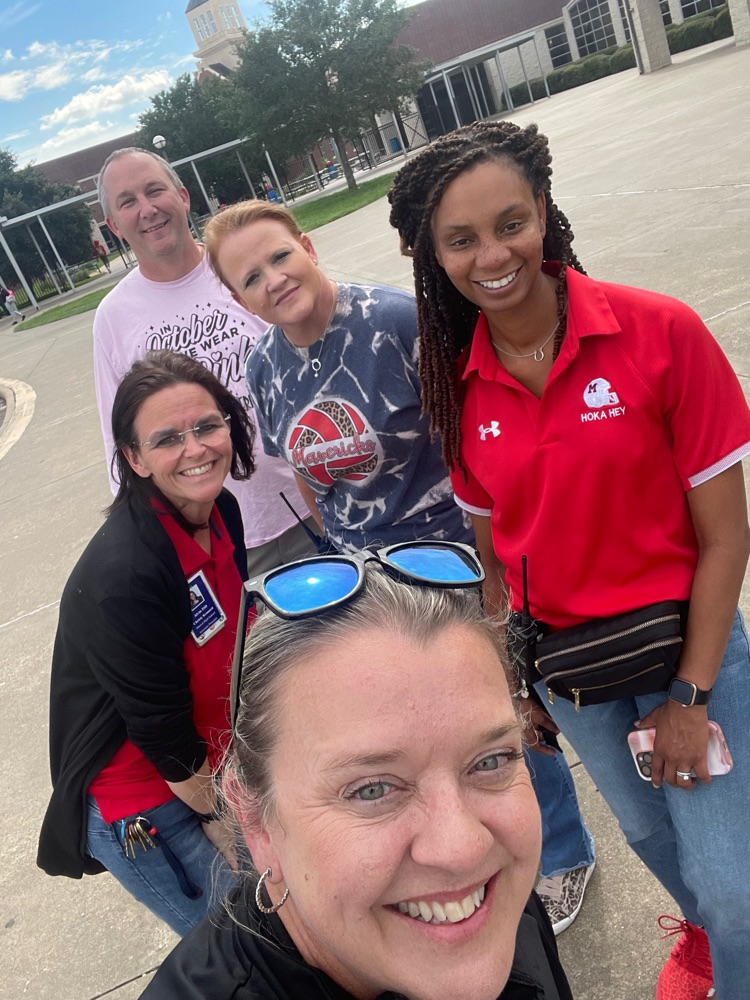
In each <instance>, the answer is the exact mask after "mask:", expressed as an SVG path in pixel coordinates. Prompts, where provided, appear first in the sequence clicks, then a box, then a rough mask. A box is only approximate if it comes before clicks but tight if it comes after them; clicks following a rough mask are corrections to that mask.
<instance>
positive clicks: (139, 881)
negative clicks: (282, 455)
mask: <svg viewBox="0 0 750 1000" xmlns="http://www.w3.org/2000/svg"><path fill="white" fill-rule="evenodd" d="M112 428H113V434H114V439H115V442H116V452H115V460H114V461H115V463H116V468H117V472H118V473H119V479H120V489H119V492H118V494H117V496H116V498H115V500H114V503H113V504H112V506H111V508H110V509H109V512H108V517H107V520H106V522H105V523H104V525H103V526H102V527H101V528H100V530H99V531H98V532H97V533H96V535H95V536H94V537H93V539H92V540H91V542H90V543H89V545H88V547H87V548H86V550H85V551H84V553H83V555H82V556H81V558H80V559H79V561H78V563H77V565H76V567H75V569H74V570H73V572H72V574H71V576H70V579H69V580H68V583H67V585H66V587H65V590H64V592H63V596H62V600H61V602H60V621H59V625H58V630H57V637H56V640H55V649H54V655H53V660H52V682H51V697H50V758H51V769H52V784H53V787H54V790H53V793H52V798H51V801H50V804H49V807H48V809H47V814H46V817H45V820H44V824H43V827H42V831H41V836H40V841H39V854H38V859H37V862H38V864H39V866H40V867H41V868H43V869H44V870H45V871H46V872H48V873H49V874H50V875H67V876H69V877H71V878H80V877H81V876H82V875H83V874H94V873H97V872H100V871H103V870H104V869H107V870H108V871H110V872H111V873H112V874H113V875H114V877H115V878H116V879H117V880H118V881H119V882H121V883H122V885H123V886H124V887H125V888H126V889H127V890H128V892H130V893H131V894H132V895H133V896H135V898H136V899H138V900H139V901H140V902H142V903H144V904H145V905H146V906H147V907H148V908H149V909H150V910H152V911H153V912H154V913H155V914H156V915H157V916H159V917H161V918H162V919H163V920H164V921H166V922H167V923H168V924H169V925H170V927H172V929H173V930H175V931H176V932H177V933H178V934H184V933H186V932H187V930H189V929H190V927H192V926H194V925H195V924H196V923H198V922H199V921H200V920H201V919H202V918H203V916H204V915H205V914H206V912H207V910H208V909H209V908H210V905H211V903H212V899H213V900H214V901H217V900H218V897H221V896H223V895H224V894H225V892H226V890H227V889H228V888H229V887H230V885H231V883H232V882H233V880H234V874H233V872H232V871H231V866H234V867H236V864H235V861H234V855H233V845H232V838H231V831H230V828H229V826H228V825H227V824H225V822H224V821H223V819H222V816H221V815H219V814H218V813H217V812H216V811H215V807H216V799H215V793H214V787H213V783H212V774H213V773H214V771H215V770H216V768H217V766H218V764H219V763H220V761H221V758H222V755H223V752H224V750H225V749H226V746H225V737H226V734H227V732H228V729H229V722H228V716H227V706H228V702H229V685H230V671H231V662H232V655H233V651H234V640H235V635H236V630H237V620H238V614H239V602H240V593H241V587H242V580H243V579H245V578H246V576H247V571H246V562H245V558H246V557H245V545H244V536H243V530H242V521H241V517H240V513H239V508H238V506H237V502H236V501H235V499H234V497H233V496H232V495H231V494H230V493H229V492H228V491H227V490H225V489H224V488H223V484H224V480H225V478H226V477H227V475H231V476H232V477H233V478H235V479H247V478H248V477H249V476H250V474H251V473H252V471H253V468H254V466H253V458H252V442H253V431H252V428H251V425H250V423H249V421H248V418H247V415H246V413H245V410H244V409H243V407H242V406H241V404H240V403H239V402H238V401H237V400H236V399H235V397H234V396H233V395H232V394H231V393H230V392H228V391H227V390H226V388H225V387H224V386H223V385H222V384H221V383H220V382H219V381H218V380H217V379H216V378H215V377H214V376H213V375H212V374H211V373H210V372H209V371H208V370H207V369H206V368H204V367H203V366H202V365H200V364H198V362H196V361H193V360H192V359H191V358H188V357H186V356H185V355H182V354H173V353H172V352H170V351H158V352H153V353H151V354H149V355H148V356H147V357H146V359H145V360H144V361H139V362H137V363H136V364H135V365H133V367H132V368H131V370H130V371H129V372H128V374H127V375H126V376H125V378H124V379H123V381H122V383H121V384H120V386H119V388H118V390H117V394H116V396H115V401H114V405H113V410H112ZM220 853H221V854H223V855H224V856H225V858H226V859H227V860H228V862H229V864H228V865H226V864H225V865H223V866H217V873H218V874H217V878H216V885H215V887H214V889H215V891H214V893H213V895H212V876H211V869H212V867H213V864H214V861H215V860H216V859H217V858H218V856H219V854H220Z"/></svg>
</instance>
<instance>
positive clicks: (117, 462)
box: [106, 351, 255, 533]
mask: <svg viewBox="0 0 750 1000" xmlns="http://www.w3.org/2000/svg"><path fill="white" fill-rule="evenodd" d="M181 384H188V385H199V386H201V387H202V388H203V389H205V390H206V392H207V393H208V394H209V395H210V396H212V397H213V399H214V400H215V402H216V405H217V407H218V408H219V410H220V411H221V413H222V414H224V415H225V416H229V417H230V421H229V433H230V437H231V440H232V464H231V466H230V470H229V472H230V475H231V476H232V479H249V478H250V476H251V475H252V474H253V472H254V471H255V462H254V461H253V444H254V442H255V427H254V425H253V424H252V422H251V421H250V418H249V417H248V415H247V412H246V411H245V408H244V406H243V405H242V403H241V402H240V401H239V399H237V397H236V396H234V395H232V393H231V392H230V391H229V389H227V388H226V386H224V385H222V384H221V382H220V381H219V380H218V379H217V378H216V376H215V375H213V374H212V373H211V372H210V371H209V370H208V368H205V367H204V366H203V365H202V364H200V362H198V361H195V360H194V359H193V358H190V357H188V356H187V355H186V354H177V353H176V352H175V351H149V352H148V354H147V355H146V357H145V358H144V359H143V360H142V361H136V362H135V364H134V365H133V367H132V368H131V369H130V371H129V372H128V373H127V374H126V375H125V377H124V378H123V380H122V382H120V384H119V386H118V387H117V392H116V393H115V401H114V403H113V404H112V437H113V438H114V442H115V453H114V455H113V456H112V473H113V475H114V476H115V478H116V479H117V481H118V482H119V484H120V486H119V489H118V491H117V496H116V497H115V499H114V502H113V503H112V505H111V506H110V507H108V508H107V511H106V513H107V514H111V513H112V511H114V510H117V508H118V507H122V506H123V505H124V504H126V503H137V504H141V505H143V506H147V507H148V506H150V504H151V500H152V498H153V497H158V498H159V500H160V501H161V503H163V504H164V506H165V507H166V508H167V510H168V511H169V512H170V514H172V516H173V517H174V518H175V520H176V521H177V522H178V524H179V525H180V526H181V527H182V528H184V529H185V530H186V531H188V532H190V533H192V532H194V531H195V529H196V526H195V525H191V524H190V522H189V521H187V520H186V519H185V518H184V517H183V516H182V514H180V512H179V511H178V510H177V509H176V508H175V507H174V505H173V504H172V503H170V502H169V500H168V499H167V498H166V497H165V496H164V495H163V494H162V493H161V491H160V490H159V489H158V488H157V487H156V486H155V485H154V483H153V480H152V479H151V478H148V479H145V478H143V477H142V476H139V475H138V474H137V473H136V472H135V471H134V470H133V468H132V467H131V465H130V463H129V462H128V460H127V458H126V457H125V452H124V450H123V449H124V448H126V447H133V446H134V444H135V422H136V420H137V418H138V414H139V413H140V410H141V407H142V406H143V404H144V403H145V402H146V400H147V399H149V398H150V397H151V396H153V395H154V394H155V393H157V392H160V391H161V390H162V389H168V388H170V387H171V386H174V385H181Z"/></svg>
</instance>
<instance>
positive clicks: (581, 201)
mask: <svg viewBox="0 0 750 1000" xmlns="http://www.w3.org/2000/svg"><path fill="white" fill-rule="evenodd" d="M748 109H750V49H747V48H746V49H736V48H734V47H733V45H732V44H731V42H729V43H726V42H725V43H717V44H715V45H713V46H709V47H707V48H706V49H705V50H700V51H694V52H692V53H684V54H682V55H681V56H680V57H678V58H677V59H676V60H675V64H674V65H673V66H672V67H670V68H668V69H666V70H662V71H660V72H658V73H654V74H652V75H650V76H647V77H639V76H638V74H637V73H636V71H634V70H633V71H628V72H625V73H621V74H618V75H617V76H615V77H608V78H605V79H604V80H599V81H596V82H595V83H592V84H589V85H587V86H585V87H581V88H578V89H577V90H574V91H569V92H567V93H565V94H560V95H558V96H556V97H554V98H553V99H551V100H549V101H542V102H538V103H537V104H535V105H534V106H533V107H530V108H527V109H522V110H521V111H520V112H517V113H516V114H514V115H513V118H514V119H515V120H516V121H518V122H519V123H520V124H525V123H527V122H529V121H536V122H538V124H539V126H540V128H541V129H542V131H544V132H546V133H547V134H548V135H549V136H550V139H551V143H552V151H553V154H554V167H555V174H554V191H555V197H556V199H557V201H558V202H559V204H560V205H561V207H562V208H563V209H564V211H565V212H566V213H567V214H568V216H569V218H570V219H571V221H572V223H573V227H574V229H575V232H576V234H577V239H576V244H575V246H576V249H577V251H578V254H579V256H580V257H581V259H582V261H583V263H584V266H585V267H586V268H587V269H588V270H589V272H590V273H591V274H592V275H594V276H595V277H601V278H605V279H609V280H616V281H621V282H623V283H625V284H632V285H639V286H642V287H647V288H654V289H658V290H659V291H663V292H667V293H669V294H672V295H676V296H677V297H679V298H682V299H684V300H685V301H687V302H689V303H690V304H691V305H692V306H693V307H694V308H695V309H696V310H697V311H698V312H699V313H700V314H701V316H703V318H704V319H705V320H706V321H707V322H708V325H709V326H710V327H711V329H712V330H713V332H714V333H715V335H716V336H717V338H718V339H719V341H720V342H721V344H722V346H723V347H724V349H725V350H726V351H727V353H728V354H729V355H730V357H731V359H732V361H733V363H734V365H735V368H736V370H737V372H738V373H739V374H740V376H741V377H742V380H743V384H745V385H747V384H748V376H750V346H749V344H748V339H747V336H746V332H745V331H746V329H747V326H748V324H749V323H750V293H749V292H748V282H747V222H748V219H749V218H750V127H748V126H749V124H750V122H749V121H748V118H749V117H750V112H749V110H748ZM387 216H388V206H387V203H386V202H385V201H379V202H376V203H374V204H373V205H370V206H368V207H367V208H365V209H362V210H361V211H359V212H357V213H355V214H353V215H350V216H347V217H346V218H344V219H340V220H338V221H337V222H334V223H331V224H330V225H328V226H326V227H324V228H323V229H320V230H318V231H316V232H315V234H314V242H315V244H316V248H317V249H318V252H319V254H320V256H321V259H322V261H323V263H324V265H325V266H326V268H327V269H328V271H329V273H330V274H331V275H332V276H333V277H338V278H357V279H360V280H373V281H382V282H388V283H391V284H396V285H400V286H402V287H404V288H409V287H410V285H411V264H410V261H409V260H406V259H404V258H401V257H400V256H399V255H398V241H397V238H396V235H395V233H394V232H393V231H392V230H391V229H390V228H389V227H388V223H387ZM92 318H93V313H87V314H84V315H81V316H76V317H73V318H71V319H67V320H61V321H59V322H57V323H55V324H51V325H49V326H43V327H39V328H37V329H34V330H29V331H27V332H18V331H17V330H14V329H12V328H9V327H7V326H6V325H5V324H3V325H0V394H2V395H3V396H5V397H6V398H7V400H8V412H7V416H6V419H5V422H4V423H3V425H2V426H1V427H0V551H1V552H2V588H1V590H0V665H1V670H0V781H1V785H0V787H1V788H2V792H3V795H2V803H3V809H2V814H1V815H0V928H2V930H0V953H2V955H3V975H2V976H0V998H7V1000H20V998H21V997H25V998H29V1000H47V998H48V997H50V996H54V997H56V998H57V1000H96V998H100V997H103V996H105V995H106V996H107V997H112V998H114V1000H134V998H135V997H137V996H139V995H140V992H141V991H142V989H143V988H144V987H145V984H146V981H147V979H148V975H149V970H152V969H153V968H154V967H155V966H156V965H157V964H158V962H159V961H160V960H161V959H162V958H163V957H164V956H165V955H166V954H167V952H168V950H169V949H170V948H171V946H172V945H173V944H174V942H175V938H174V936H173V934H172V933H171V932H170V931H169V930H168V929H167V928H166V927H165V926H164V925H162V924H160V923H159V922H158V921H157V920H155V919H154V918H152V917H151V916H150V915H149V914H148V913H147V912H146V911H145V910H144V909H143V908H142V907H140V906H139V905H138V904H136V903H135V902H133V901H132V900H131V899H130V897H129V896H128V895H127V894H126V893H125V892H124V891H123V890H121V889H120V888H119V886H118V885H117V884H116V883H114V881H113V880H112V879H110V878H109V877H108V876H107V875H102V876H98V877H96V878H87V879H84V880H82V881H81V882H73V881H70V880H67V879H51V878H49V877H47V876H45V875H43V874H42V873H41V872H40V871H38V869H36V867H35V863H34V858H35V853H36V838H37V832H38V829H39V824H40V820H41V816H42V814H43V811H44V808H45V806H46V802H47V797H48V794H49V784H48V763H47V747H46V719H47V689H48V672H49V662H50V655H51V646H52V641H53V638H54V630H55V625H56V620H57V609H58V601H59V597H60V593H61V590H62V587H63V585H64V582H65V580H66V578H67V576H68V574H69V572H70V570H71V568H72V566H73V564H74V563H75V561H76V559H77V558H78V555H79V554H80V552H81V551H82V549H83V547H84V545H85V544H86V542H87V541H88V539H89V538H90V536H91V534H92V533H93V532H94V530H95V529H96V527H97V526H98V525H99V523H100V521H101V516H100V511H101V509H102V508H103V507H104V506H105V505H106V504H107V502H108V500H109V492H108V486H107V478H106V473H105V468H104V462H103V457H102V445H101V439H100V433H99V424H98V417H97V413H96V404H95V399H94V388H93V375H92V360H91V321H92ZM748 596H749V595H748V593H747V592H746V593H745V594H744V595H743V606H744V608H745V611H746V613H747V611H748V603H749V602H748ZM575 774H576V780H577V784H578V787H579V792H580V795H581V801H582V806H583V810H584V813H585V815H586V817H587V820H588V822H589V824H590V826H591V828H592V830H593V832H594V834H595V837H596V840H597V849H598V857H599V861H598V867H597V871H596V873H595V875H594V878H593V880H592V881H591V883H590V885H589V889H588V892H587V897H586V902H585V904H584V907H583V910H582V912H581V915H580V916H579V918H578V920H577V921H576V923H575V924H574V925H573V927H572V928H571V929H570V930H568V931H566V932H565V934H564V935H563V936H562V937H561V938H560V948H561V952H562V954H563V960H564V962H565V965H566V969H567V971H568V974H569V977H570V979H571V983H572V984H573V989H574V995H575V996H576V998H577V1000H650V998H652V997H653V990H654V983H655V981H656V977H657V975H658V971H659V969H660V967H661V965H662V963H663V961H664V960H665V958H666V955H667V953H668V950H669V947H670V944H671V942H663V941H660V940H659V938H658V929H657V927H656V918H657V917H658V915H659V914H660V913H665V912H666V913H670V912H671V913H674V912H675V906H674V904H672V903H671V901H670V900H669V898H668V897H667V896H666V895H665V893H664V892H662V891H661V890H660V888H659V887H658V886H657V885H656V884H655V882H654V880H653V879H652V878H651V877H650V875H649V874H648V873H647V872H646V871H645V869H643V867H642V866H641V865H640V863H639V862H638V861H637V860H636V859H635V857H634V856H633V855H632V853H631V852H629V851H628V850H627V849H626V848H625V847H624V845H623V842H622V838H621V836H620V834H619V832H618V830H617V827H616V824H615V822H614V820H613V819H612V817H611V816H610V815H609V813H608V810H607V809H606V807H605V806H604V804H603V802H602V801H601V798H600V796H599V795H598V793H597V792H596V790H595V789H594V787H593V785H592V783H591V782H590V780H589V778H588V776H587V775H586V773H585V772H584V770H583V768H582V767H581V766H577V767H576V768H575ZM719 780H720V779H719Z"/></svg>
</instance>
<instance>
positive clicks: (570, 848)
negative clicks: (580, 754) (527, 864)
mask: <svg viewBox="0 0 750 1000" xmlns="http://www.w3.org/2000/svg"><path fill="white" fill-rule="evenodd" d="M526 763H527V764H528V766H529V771H530V773H531V782H532V784H533V786H534V791H535V792H536V799H537V802H538V803H539V809H540V810H541V813H542V868H541V871H542V875H543V876H544V877H545V878H549V877H550V876H551V875H561V874H562V873H563V872H569V871H573V870H574V869H576V868H582V867H583V866H586V867H588V866H589V865H592V864H593V863H594V840H593V837H592V836H591V834H590V833H589V831H588V829H587V827H586V824H585V823H584V822H583V816H582V815H581V811H580V809H579V808H578V798H577V797H576V790H575V785H574V784H573V775H572V774H571V773H570V768H569V767H568V762H567V761H566V759H565V757H564V756H563V755H562V754H561V753H556V754H555V755H554V757H545V756H543V755H542V754H540V753H535V752H534V751H533V750H530V751H527V753H526Z"/></svg>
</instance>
